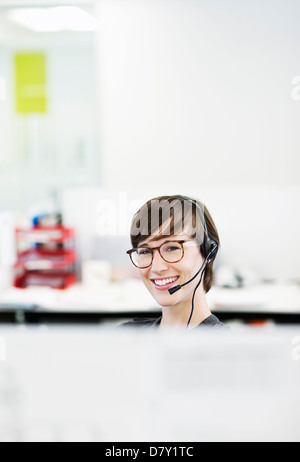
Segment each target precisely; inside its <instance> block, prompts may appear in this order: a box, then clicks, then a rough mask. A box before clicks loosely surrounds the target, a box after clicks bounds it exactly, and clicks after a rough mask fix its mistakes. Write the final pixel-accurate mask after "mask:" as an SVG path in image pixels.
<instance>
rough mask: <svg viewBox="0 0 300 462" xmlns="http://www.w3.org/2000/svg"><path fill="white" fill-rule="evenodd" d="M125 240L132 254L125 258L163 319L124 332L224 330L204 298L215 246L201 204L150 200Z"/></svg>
mask: <svg viewBox="0 0 300 462" xmlns="http://www.w3.org/2000/svg"><path fill="white" fill-rule="evenodd" d="M130 234H131V243H132V246H133V248H132V249H131V250H129V251H128V252H127V253H128V255H129V256H130V258H131V261H132V263H133V264H134V265H135V266H136V267H137V268H138V269H139V273H140V276H141V279H142V280H143V282H144V284H145V286H146V287H147V289H148V290H149V292H150V293H151V295H152V296H153V297H154V299H155V300H156V301H157V303H158V304H159V305H161V306H162V316H161V317H159V318H158V319H155V320H153V319H152V320H151V319H150V320H149V319H136V320H134V321H131V322H127V323H125V324H123V325H124V326H129V327H155V328H159V329H164V328H169V327H172V326H174V327H184V328H188V329H192V328H195V327H210V328H219V329H220V328H225V326H224V324H222V323H221V322H220V321H219V320H218V318H217V317H216V316H214V315H212V314H211V312H210V309H209V306H208V303H207V300H206V296H205V294H206V293H207V292H208V291H209V290H210V288H211V286H212V283H213V262H214V259H215V257H216V255H217V252H218V248H219V242H220V241H219V235H218V232H217V229H216V226H215V224H214V222H213V220H212V218H211V216H210V214H209V212H208V210H207V208H206V207H205V206H204V205H203V204H202V203H201V202H200V201H197V200H195V199H191V198H190V197H186V196H181V195H176V196H161V197H157V198H155V199H151V200H150V201H148V202H147V203H146V204H144V205H143V206H142V207H141V208H140V210H139V211H138V212H137V213H136V214H135V216H134V217H133V220H132V224H131V233H130Z"/></svg>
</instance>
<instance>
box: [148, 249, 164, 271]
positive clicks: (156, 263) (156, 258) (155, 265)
mask: <svg viewBox="0 0 300 462" xmlns="http://www.w3.org/2000/svg"><path fill="white" fill-rule="evenodd" d="M167 269H168V264H167V262H166V261H165V260H164V259H163V258H162V256H161V255H160V253H159V251H158V250H155V251H154V254H153V261H152V271H154V272H158V273H159V272H161V271H164V270H167Z"/></svg>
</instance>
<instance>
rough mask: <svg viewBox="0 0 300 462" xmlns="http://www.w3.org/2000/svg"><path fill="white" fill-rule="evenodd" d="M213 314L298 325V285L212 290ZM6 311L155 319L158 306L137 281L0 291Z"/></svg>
mask: <svg viewBox="0 0 300 462" xmlns="http://www.w3.org/2000/svg"><path fill="white" fill-rule="evenodd" d="M207 298H208V302H209V305H210V307H211V309H212V311H213V312H214V313H216V314H217V315H218V314H220V316H221V314H222V315H223V317H224V319H230V318H233V317H234V315H235V314H236V317H237V318H238V317H239V316H242V317H244V315H245V316H246V315H249V316H251V315H252V314H255V315H259V316H261V317H264V316H265V317H270V318H272V317H273V316H274V315H278V316H292V315H294V321H293V322H296V321H295V319H296V318H295V316H298V317H299V322H300V286H297V285H291V284H284V283H281V284H274V285H273V284H267V285H257V286H253V287H248V288H242V289H224V288H219V287H214V288H213V289H212V290H211V291H210V292H209V293H208V294H207ZM9 309H17V310H22V309H23V310H24V311H28V312H30V311H31V312H32V313H33V312H42V313H49V314H50V313H53V314H57V315H59V314H60V313H63V314H66V315H67V314H70V315H71V314H80V313H81V314H83V315H84V314H88V313H89V314H91V315H92V314H94V315H95V316H96V315H97V314H99V315H104V314H105V315H107V316H108V317H109V316H112V317H117V315H119V316H120V317H122V316H123V315H124V317H126V316H131V315H140V314H147V315H149V314H150V315H151V313H153V315H154V316H155V315H156V314H157V313H159V312H160V311H161V307H160V306H159V305H158V304H157V303H156V302H155V300H154V299H153V298H152V296H151V295H150V293H149V292H148V291H147V289H146V288H145V287H144V285H143V283H142V282H141V281H140V280H135V279H132V280H127V281H124V282H119V283H111V284H103V285H99V287H98V288H90V287H86V286H83V285H81V284H76V285H75V286H73V287H71V288H69V289H67V290H65V291H59V290H53V289H49V288H46V287H41V288H29V289H26V290H22V289H15V288H9V289H6V290H4V291H2V292H0V314H1V312H2V313H3V312H4V311H7V310H9Z"/></svg>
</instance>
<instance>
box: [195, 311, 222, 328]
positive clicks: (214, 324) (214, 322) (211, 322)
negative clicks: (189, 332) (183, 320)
mask: <svg viewBox="0 0 300 462" xmlns="http://www.w3.org/2000/svg"><path fill="white" fill-rule="evenodd" d="M198 327H207V328H209V329H226V330H230V328H229V327H228V326H226V324H224V323H223V322H221V321H220V320H219V319H218V318H217V316H215V315H214V314H211V315H210V316H209V317H208V318H206V319H205V320H204V321H203V322H202V323H201V324H199V326H198Z"/></svg>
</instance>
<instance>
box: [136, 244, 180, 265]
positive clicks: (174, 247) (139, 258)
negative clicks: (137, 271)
mask: <svg viewBox="0 0 300 462" xmlns="http://www.w3.org/2000/svg"><path fill="white" fill-rule="evenodd" d="M160 254H161V256H162V258H163V259H164V260H165V261H167V262H168V263H176V262H178V261H180V260H181V259H182V257H183V249H182V246H181V245H180V244H179V243H178V242H166V243H165V244H163V245H162V246H161V247H160ZM131 258H132V261H133V263H134V264H135V265H136V266H137V267H138V268H147V267H148V266H150V265H151V264H152V260H153V251H152V250H151V249H149V248H148V247H140V248H139V249H136V250H135V251H134V252H132V254H131Z"/></svg>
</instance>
